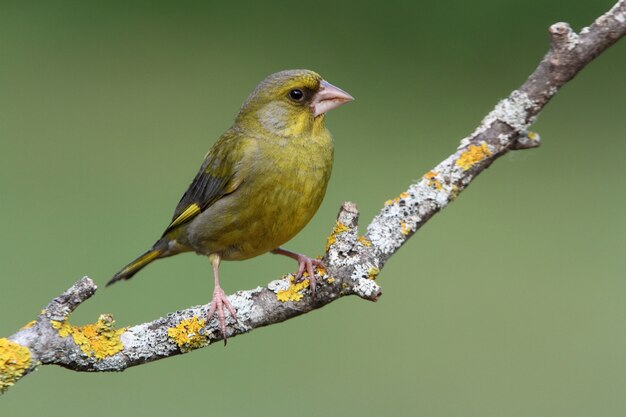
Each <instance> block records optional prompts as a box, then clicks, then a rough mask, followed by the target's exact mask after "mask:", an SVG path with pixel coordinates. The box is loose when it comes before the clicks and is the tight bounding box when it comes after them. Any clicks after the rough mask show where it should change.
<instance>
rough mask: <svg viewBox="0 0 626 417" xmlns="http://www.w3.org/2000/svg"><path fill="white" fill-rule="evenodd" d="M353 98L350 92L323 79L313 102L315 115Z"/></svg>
mask: <svg viewBox="0 0 626 417" xmlns="http://www.w3.org/2000/svg"><path fill="white" fill-rule="evenodd" d="M352 100H354V97H352V96H351V95H350V94H348V93H346V92H345V91H343V90H342V89H341V88H339V87H335V86H334V85H332V84H331V83H329V82H328V81H326V80H322V81H321V82H320V89H319V90H318V91H317V93H315V96H313V101H312V102H311V109H312V110H313V117H317V116H319V115H320V114H323V113H326V112H327V111H329V110H332V109H334V108H336V107H339V106H341V105H342V104H344V103H347V102H349V101H352Z"/></svg>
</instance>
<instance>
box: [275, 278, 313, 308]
mask: <svg viewBox="0 0 626 417" xmlns="http://www.w3.org/2000/svg"><path fill="white" fill-rule="evenodd" d="M308 286H309V280H308V279H303V280H302V281H300V282H295V280H294V277H293V276H291V277H290V278H289V288H287V289H286V290H279V291H278V293H276V299H277V300H278V301H282V302H283V303H284V302H286V301H300V300H301V299H302V297H303V295H302V293H301V292H300V291H302V290H304V289H305V288H307V287H308Z"/></svg>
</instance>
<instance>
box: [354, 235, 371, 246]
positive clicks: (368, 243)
mask: <svg viewBox="0 0 626 417" xmlns="http://www.w3.org/2000/svg"><path fill="white" fill-rule="evenodd" d="M357 240H358V241H359V243H361V245H363V246H367V247H370V246H372V242H371V241H370V240H369V239H368V238H366V237H365V236H359V237H358V239H357Z"/></svg>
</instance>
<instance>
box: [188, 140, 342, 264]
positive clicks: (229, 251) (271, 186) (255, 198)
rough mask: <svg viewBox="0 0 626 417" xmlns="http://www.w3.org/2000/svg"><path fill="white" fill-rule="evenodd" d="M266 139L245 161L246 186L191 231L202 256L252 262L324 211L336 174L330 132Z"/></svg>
mask: <svg viewBox="0 0 626 417" xmlns="http://www.w3.org/2000/svg"><path fill="white" fill-rule="evenodd" d="M323 133H324V134H322V135H317V136H312V137H300V138H295V139H285V138H275V140H267V141H263V140H260V141H259V143H258V148H257V149H256V151H255V152H254V153H253V154H251V155H250V158H249V160H247V161H244V163H245V164H246V165H245V169H246V170H247V171H248V172H247V174H246V176H245V179H244V180H243V182H242V184H241V185H240V187H239V188H238V189H237V190H236V191H235V192H233V193H232V194H230V195H228V196H225V197H223V198H222V199H220V200H219V201H217V202H216V203H215V204H214V205H213V206H211V207H209V208H208V209H207V210H205V211H204V212H203V213H201V214H200V215H199V216H198V218H197V219H196V220H194V222H193V224H192V225H190V228H189V233H190V235H189V238H190V239H189V240H190V242H192V243H193V246H194V249H195V250H196V252H199V253H203V254H208V253H215V252H219V253H220V254H221V255H222V257H223V259H226V260H228V259H247V258H251V257H254V256H257V255H260V254H262V253H265V252H268V251H270V250H272V249H275V248H276V247H278V246H281V245H282V244H284V243H285V242H287V241H288V240H290V239H291V238H293V237H294V236H295V235H296V234H297V233H298V232H299V231H300V230H302V228H303V227H304V226H305V225H306V224H307V223H308V222H309V221H310V220H311V218H312V217H313V215H314V214H315V212H316V211H317V209H318V208H319V206H320V204H321V202H322V199H323V198H324V194H325V192H326V187H327V185H328V180H329V178H330V173H331V170H332V161H333V147H332V139H331V137H330V135H329V134H328V133H327V132H323Z"/></svg>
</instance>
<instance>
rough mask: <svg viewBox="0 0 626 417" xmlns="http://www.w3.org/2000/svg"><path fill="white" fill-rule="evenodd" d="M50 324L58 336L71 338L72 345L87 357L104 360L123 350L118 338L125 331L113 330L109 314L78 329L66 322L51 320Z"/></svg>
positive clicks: (112, 321)
mask: <svg viewBox="0 0 626 417" xmlns="http://www.w3.org/2000/svg"><path fill="white" fill-rule="evenodd" d="M50 323H51V324H52V327H54V328H55V329H57V330H58V331H59V336H61V337H67V336H72V339H74V343H76V344H77V345H78V346H79V347H80V350H81V351H82V352H83V353H84V354H85V355H87V356H89V357H94V358H96V359H104V358H106V357H108V356H112V355H115V354H116V353H118V352H120V351H121V350H122V349H124V346H123V345H122V341H121V340H120V336H121V335H122V333H124V332H125V331H126V329H125V328H122V329H116V328H114V327H113V324H114V323H115V320H113V317H112V316H111V315H109V314H102V315H100V317H99V318H98V321H97V322H95V323H90V324H87V325H85V326H80V327H79V326H72V325H71V324H70V323H69V322H67V321H56V320H51V321H50Z"/></svg>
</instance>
